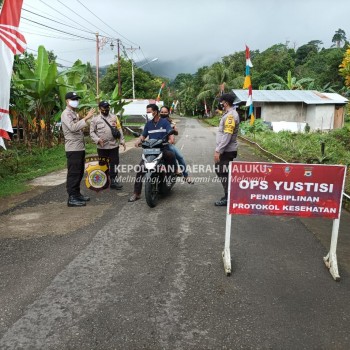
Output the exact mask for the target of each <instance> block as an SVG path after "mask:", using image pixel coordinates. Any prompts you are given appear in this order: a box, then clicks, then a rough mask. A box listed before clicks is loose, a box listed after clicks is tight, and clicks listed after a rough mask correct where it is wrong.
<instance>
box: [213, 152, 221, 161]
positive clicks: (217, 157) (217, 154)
mask: <svg viewBox="0 0 350 350" xmlns="http://www.w3.org/2000/svg"><path fill="white" fill-rule="evenodd" d="M214 162H215V163H219V162H220V153H219V152H215V153H214Z"/></svg>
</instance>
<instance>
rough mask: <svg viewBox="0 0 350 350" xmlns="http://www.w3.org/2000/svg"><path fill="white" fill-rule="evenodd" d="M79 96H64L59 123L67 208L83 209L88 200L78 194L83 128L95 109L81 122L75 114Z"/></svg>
mask: <svg viewBox="0 0 350 350" xmlns="http://www.w3.org/2000/svg"><path fill="white" fill-rule="evenodd" d="M79 99H80V96H78V95H77V93H76V92H68V93H67V94H66V105H67V106H66V109H65V110H64V111H63V112H62V115H61V122H62V130H63V135H64V141H65V151H66V157H67V168H68V173H67V192H68V206H69V207H83V206H85V205H86V202H87V201H89V200H90V198H89V197H87V196H83V195H82V194H81V193H80V182H81V180H82V178H83V176H84V165H85V142H84V133H83V128H84V127H86V126H87V124H86V121H87V120H88V119H90V118H91V117H92V116H93V115H94V113H95V109H93V108H92V109H90V111H89V112H88V114H87V115H86V116H85V117H84V118H83V119H81V120H79V116H78V114H77V113H76V110H77V108H78V105H79Z"/></svg>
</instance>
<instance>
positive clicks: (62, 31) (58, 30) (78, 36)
mask: <svg viewBox="0 0 350 350" xmlns="http://www.w3.org/2000/svg"><path fill="white" fill-rule="evenodd" d="M22 18H23V19H25V20H26V21H29V22H33V23H36V24H39V25H40V26H43V27H46V28H50V29H53V30H56V31H57V32H61V33H64V34H68V35H72V36H75V37H77V38H80V39H85V40H89V41H95V40H94V39H91V38H85V37H83V36H80V35H76V34H72V33H68V32H65V31H64V30H60V29H56V28H53V27H50V26H47V25H45V24H42V23H39V22H36V21H33V20H31V19H28V18H25V17H22Z"/></svg>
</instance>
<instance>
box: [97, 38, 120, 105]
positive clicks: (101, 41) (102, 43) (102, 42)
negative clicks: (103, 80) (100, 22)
mask: <svg viewBox="0 0 350 350" xmlns="http://www.w3.org/2000/svg"><path fill="white" fill-rule="evenodd" d="M95 35H96V95H97V99H98V100H99V92H100V91H99V83H100V79H99V73H100V72H99V71H100V49H102V48H103V47H104V46H105V45H106V44H107V43H110V46H111V50H113V48H114V43H115V39H112V38H106V37H102V38H101V39H99V34H98V33H96V34H95ZM116 40H117V44H118V94H119V95H120V94H121V80H120V47H119V46H120V40H119V39H116Z"/></svg>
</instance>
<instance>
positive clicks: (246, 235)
mask: <svg viewBox="0 0 350 350" xmlns="http://www.w3.org/2000/svg"><path fill="white" fill-rule="evenodd" d="M179 129H180V132H181V135H182V136H181V137H180V138H178V143H177V146H178V147H179V148H181V149H182V151H183V154H184V155H185V158H186V160H187V162H188V164H189V165H190V166H192V169H193V170H198V171H199V173H193V174H191V175H192V176H194V177H195V178H196V180H197V182H196V183H195V184H194V185H189V184H184V183H177V184H176V186H175V187H174V191H173V193H172V194H171V196H169V197H167V198H163V199H161V200H160V202H159V205H158V206H157V207H156V208H154V209H150V208H149V207H148V206H147V204H146V202H145V200H144V197H143V198H142V200H139V201H137V202H135V203H128V202H127V198H128V196H129V195H130V194H131V193H132V183H125V184H124V189H123V191H105V192H103V193H99V194H96V193H94V192H90V193H89V194H90V195H91V197H92V200H91V202H89V203H88V206H87V207H85V208H67V207H66V194H65V187H64V184H62V185H60V186H55V187H53V188H50V189H48V190H47V191H45V192H42V193H39V194H38V195H37V196H35V197H34V198H31V199H29V200H28V201H26V202H24V203H22V204H20V205H18V206H17V207H16V208H14V209H11V210H7V211H4V212H2V214H1V215H0V219H1V224H0V228H1V233H0V295H1V299H0V338H1V339H0V349H1V350H4V349H16V350H18V349H33V350H34V349H35V350H36V349H45V350H46V349H57V350H63V349H82V350H85V349H101V350H102V349H150V350H157V349H344V350H345V349H349V348H350V303H349V295H350V294H349V293H350V276H349V273H348V272H347V271H346V270H342V271H341V275H342V280H341V282H339V283H336V282H334V281H333V279H332V278H331V276H330V274H329V272H328V270H327V269H326V268H325V266H324V264H323V261H322V257H323V256H325V255H326V254H327V248H325V247H324V245H322V244H321V242H320V240H318V239H317V237H316V236H315V235H314V234H313V233H312V232H311V231H310V230H309V229H308V228H307V227H306V226H305V225H304V224H303V222H302V221H300V220H298V219H296V218H285V217H267V216H265V217H263V216H235V217H234V218H233V221H232V241H231V255H232V267H233V273H232V275H231V276H230V277H227V276H226V275H225V273H224V269H223V263H222V258H221V253H222V250H223V246H224V233H225V215H226V213H225V209H224V208H218V207H214V205H213V203H214V201H215V200H217V199H218V198H220V197H221V196H222V188H221V185H220V184H219V183H218V182H216V181H215V174H214V173H211V172H210V166H211V165H212V161H213V149H214V144H215V132H214V129H213V128H210V127H206V126H203V125H202V124H201V123H199V122H198V121H197V120H192V119H181V121H180V123H179ZM140 152H141V151H140V150H139V149H133V150H130V151H128V152H126V153H124V154H122V156H121V164H125V165H128V164H130V165H133V164H137V163H138V162H139V159H140V154H141V153H140ZM239 154H240V155H239V159H240V160H258V159H259V157H258V156H257V155H255V154H254V152H253V151H252V149H251V148H249V147H248V146H246V145H244V144H240V152H239ZM199 165H202V167H201V168H200V167H199ZM207 165H208V166H209V168H207V167H206V166H207ZM128 175H130V176H134V173H133V172H130V173H123V174H122V176H123V177H127V176H128ZM86 193H87V192H86ZM47 218H48V219H47ZM1 225H2V226H1Z"/></svg>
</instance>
